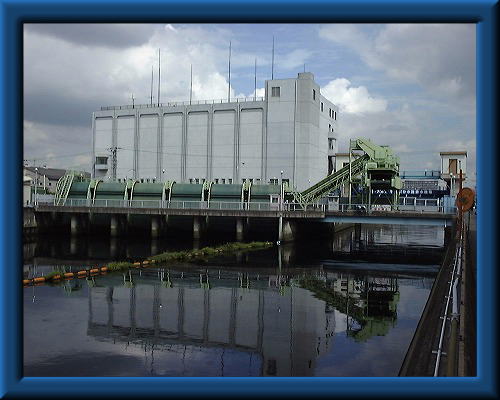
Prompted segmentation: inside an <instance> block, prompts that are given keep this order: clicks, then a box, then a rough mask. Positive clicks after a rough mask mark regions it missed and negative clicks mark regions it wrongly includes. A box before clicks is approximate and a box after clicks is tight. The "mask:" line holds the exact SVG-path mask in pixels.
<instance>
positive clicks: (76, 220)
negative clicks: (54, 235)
mask: <svg viewBox="0 0 500 400" xmlns="http://www.w3.org/2000/svg"><path fill="white" fill-rule="evenodd" d="M81 233H82V221H81V218H80V216H79V215H78V214H73V215H71V234H72V235H79V234H81Z"/></svg>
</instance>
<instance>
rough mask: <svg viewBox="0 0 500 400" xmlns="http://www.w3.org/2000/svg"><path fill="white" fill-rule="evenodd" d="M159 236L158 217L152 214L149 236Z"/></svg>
mask: <svg viewBox="0 0 500 400" xmlns="http://www.w3.org/2000/svg"><path fill="white" fill-rule="evenodd" d="M159 236H160V217H158V216H157V215H153V216H152V217H151V237H152V238H155V239H156V238H157V237H159Z"/></svg>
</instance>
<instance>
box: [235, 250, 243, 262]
mask: <svg viewBox="0 0 500 400" xmlns="http://www.w3.org/2000/svg"><path fill="white" fill-rule="evenodd" d="M236 262H237V263H238V264H242V263H243V252H241V251H237V252H236Z"/></svg>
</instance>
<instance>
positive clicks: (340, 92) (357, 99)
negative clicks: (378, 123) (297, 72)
mask: <svg viewBox="0 0 500 400" xmlns="http://www.w3.org/2000/svg"><path fill="white" fill-rule="evenodd" d="M321 93H322V94H323V96H325V97H326V98H327V99H328V100H330V101H332V102H333V103H334V104H336V105H337V106H339V108H340V111H342V112H345V113H349V114H363V113H376V112H381V111H385V110H386V108H387V101H386V100H384V99H382V98H375V97H373V96H371V95H370V93H368V89H367V88H366V87H364V86H358V87H353V86H351V82H350V81H349V80H347V79H345V78H340V79H335V80H333V81H330V82H328V83H327V84H326V85H325V86H324V87H322V88H321Z"/></svg>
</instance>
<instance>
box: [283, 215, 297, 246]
mask: <svg viewBox="0 0 500 400" xmlns="http://www.w3.org/2000/svg"><path fill="white" fill-rule="evenodd" d="M296 230H297V227H296V224H295V221H292V220H290V219H284V218H283V217H279V221H278V240H279V241H280V242H291V241H293V240H295V233H296Z"/></svg>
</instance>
